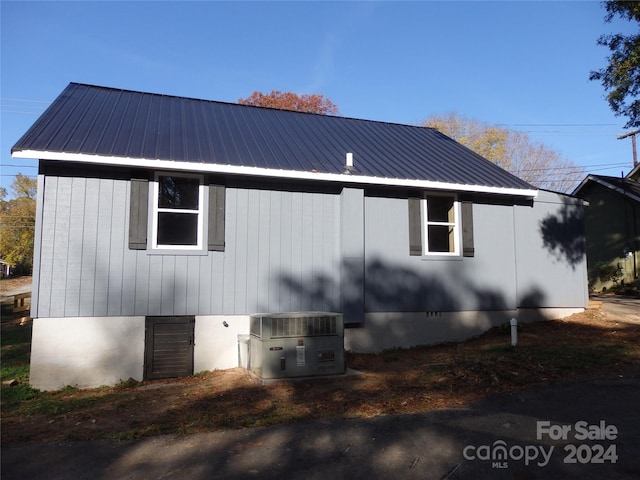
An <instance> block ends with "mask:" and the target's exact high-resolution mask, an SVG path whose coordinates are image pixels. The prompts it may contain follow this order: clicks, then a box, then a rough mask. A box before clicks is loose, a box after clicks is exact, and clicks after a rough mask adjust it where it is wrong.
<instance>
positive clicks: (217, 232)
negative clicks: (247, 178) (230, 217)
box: [208, 185, 225, 252]
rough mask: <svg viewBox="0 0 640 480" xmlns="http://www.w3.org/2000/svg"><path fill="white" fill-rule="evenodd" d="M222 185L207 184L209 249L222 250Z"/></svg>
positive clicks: (223, 191) (223, 200)
mask: <svg viewBox="0 0 640 480" xmlns="http://www.w3.org/2000/svg"><path fill="white" fill-rule="evenodd" d="M224 202H225V187H224V185H209V221H208V229H209V241H208V244H209V245H208V248H209V250H213V251H217V252H224V208H225V207H224Z"/></svg>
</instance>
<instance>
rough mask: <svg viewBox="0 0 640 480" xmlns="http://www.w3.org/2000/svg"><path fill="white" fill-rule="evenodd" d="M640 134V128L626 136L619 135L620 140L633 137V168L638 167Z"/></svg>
mask: <svg viewBox="0 0 640 480" xmlns="http://www.w3.org/2000/svg"><path fill="white" fill-rule="evenodd" d="M638 133H640V128H639V129H637V130H632V131H630V132H627V133H625V134H624V135H618V140H622V139H623V138H627V137H631V146H632V148H633V168H635V167H637V166H638V154H637V153H636V135H637V134H638Z"/></svg>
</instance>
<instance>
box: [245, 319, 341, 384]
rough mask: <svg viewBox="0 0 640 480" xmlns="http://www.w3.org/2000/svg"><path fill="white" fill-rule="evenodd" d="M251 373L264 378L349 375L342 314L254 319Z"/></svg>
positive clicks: (251, 339) (252, 323) (250, 346)
mask: <svg viewBox="0 0 640 480" xmlns="http://www.w3.org/2000/svg"><path fill="white" fill-rule="evenodd" d="M250 333H251V336H250V339H249V350H250V353H249V369H250V370H251V371H252V372H254V373H255V374H256V375H258V376H259V377H261V378H266V379H269V378H287V377H309V376H315V375H335V374H342V373H344V372H345V360H344V324H343V320H342V314H340V313H328V312H293V313H259V314H255V315H251V327H250Z"/></svg>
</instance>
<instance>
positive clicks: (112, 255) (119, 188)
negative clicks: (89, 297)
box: [107, 180, 129, 316]
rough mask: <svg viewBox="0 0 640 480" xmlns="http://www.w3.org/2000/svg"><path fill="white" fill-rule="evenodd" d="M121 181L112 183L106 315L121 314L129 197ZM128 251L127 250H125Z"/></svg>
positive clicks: (127, 235)
mask: <svg viewBox="0 0 640 480" xmlns="http://www.w3.org/2000/svg"><path fill="white" fill-rule="evenodd" d="M128 183H129V182H126V183H125V182H123V181H121V180H119V181H114V182H113V188H112V197H111V198H112V209H111V228H110V235H109V287H108V297H107V315H111V316H114V315H116V316H117V315H122V314H123V310H124V308H123V306H124V305H123V298H124V295H125V289H124V282H123V277H124V268H125V266H124V251H125V248H127V245H128V242H129V232H128V224H127V211H128V210H129V204H128V201H129V196H128V195H127V190H128V189H127V184H128ZM127 249H128V248H127Z"/></svg>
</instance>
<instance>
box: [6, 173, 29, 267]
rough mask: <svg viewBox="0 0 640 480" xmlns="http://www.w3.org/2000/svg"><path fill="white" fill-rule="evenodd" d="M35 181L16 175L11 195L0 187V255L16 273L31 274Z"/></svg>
mask: <svg viewBox="0 0 640 480" xmlns="http://www.w3.org/2000/svg"><path fill="white" fill-rule="evenodd" d="M36 185H37V184H36V181H35V180H34V179H32V178H29V177H26V176H25V175H22V174H20V173H19V174H18V175H16V178H15V179H14V181H13V183H12V184H11V187H10V189H11V191H12V193H13V198H12V199H9V200H6V197H7V191H6V189H4V188H3V189H0V257H1V258H2V259H3V260H4V261H5V262H7V263H8V264H9V265H10V266H11V267H13V268H14V269H15V271H16V272H17V273H22V274H25V273H30V271H31V268H32V265H33V233H34V224H35V217H36Z"/></svg>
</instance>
